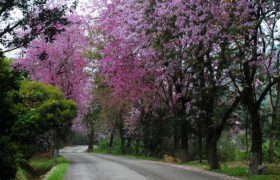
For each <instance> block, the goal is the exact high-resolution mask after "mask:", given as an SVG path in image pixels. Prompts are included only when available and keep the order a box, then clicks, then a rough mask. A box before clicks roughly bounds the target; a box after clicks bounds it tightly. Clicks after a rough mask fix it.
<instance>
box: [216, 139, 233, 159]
mask: <svg viewBox="0 0 280 180" xmlns="http://www.w3.org/2000/svg"><path fill="white" fill-rule="evenodd" d="M236 151H237V149H236V146H235V144H234V143H233V142H232V141H231V140H230V138H229V137H228V136H226V135H222V137H221V138H220V140H219V143H218V155H219V159H220V161H221V162H228V161H235V160H236Z"/></svg>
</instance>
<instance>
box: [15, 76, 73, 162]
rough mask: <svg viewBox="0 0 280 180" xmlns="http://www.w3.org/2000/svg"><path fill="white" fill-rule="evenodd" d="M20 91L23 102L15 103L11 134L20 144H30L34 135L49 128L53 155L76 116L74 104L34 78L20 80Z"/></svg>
mask: <svg viewBox="0 0 280 180" xmlns="http://www.w3.org/2000/svg"><path fill="white" fill-rule="evenodd" d="M20 94H21V96H22V98H23V101H22V103H21V104H19V105H18V112H19V113H18V114H19V118H18V120H17V122H16V123H15V124H14V126H13V130H14V134H15V135H14V136H15V137H17V138H18V139H20V142H21V143H23V144H30V143H31V144H32V143H33V144H34V142H35V141H36V138H37V136H39V135H42V134H44V133H45V132H48V131H51V132H52V133H53V134H52V138H53V143H54V148H55V150H56V152H54V155H55V156H54V157H56V156H57V155H58V148H59V146H58V145H59V139H61V138H64V137H65V136H66V135H68V133H69V131H70V129H71V126H72V120H73V118H74V117H75V116H76V104H75V103H74V102H73V101H72V100H66V99H65V97H64V94H63V93H62V92H61V91H60V90H59V89H58V88H56V87H55V86H53V85H44V84H42V83H40V82H35V81H30V82H28V81H27V82H24V83H23V84H22V87H21V89H20Z"/></svg>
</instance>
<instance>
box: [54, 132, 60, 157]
mask: <svg viewBox="0 0 280 180" xmlns="http://www.w3.org/2000/svg"><path fill="white" fill-rule="evenodd" d="M58 156H59V131H58V129H56V130H53V158H54V160H55V162H56V161H57V157H58Z"/></svg>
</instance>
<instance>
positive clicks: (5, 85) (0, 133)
mask: <svg viewBox="0 0 280 180" xmlns="http://www.w3.org/2000/svg"><path fill="white" fill-rule="evenodd" d="M20 81H21V76H20V75H19V74H18V73H17V72H14V71H12V69H11V67H10V62H9V60H7V59H4V58H3V57H0V89H1V91H0V98H1V101H0V105H1V108H0V145H1V150H0V167H1V169H0V179H6V178H8V179H10V178H14V176H15V173H16V163H17V161H16V155H17V150H16V147H15V144H14V142H13V141H12V139H11V138H10V137H9V136H10V133H11V127H12V126H13V124H14V123H15V121H16V117H17V116H16V113H15V112H14V111H13V110H14V106H15V104H16V103H17V101H18V100H19V96H18V93H17V91H18V89H19V88H20Z"/></svg>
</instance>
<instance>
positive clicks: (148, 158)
mask: <svg viewBox="0 0 280 180" xmlns="http://www.w3.org/2000/svg"><path fill="white" fill-rule="evenodd" d="M92 153H95V154H110V155H113V156H122V157H128V158H131V159H142V160H150V161H161V160H162V159H161V158H157V157H151V156H144V155H134V154H119V153H109V152H105V151H100V150H94V151H93V152H92Z"/></svg>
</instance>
